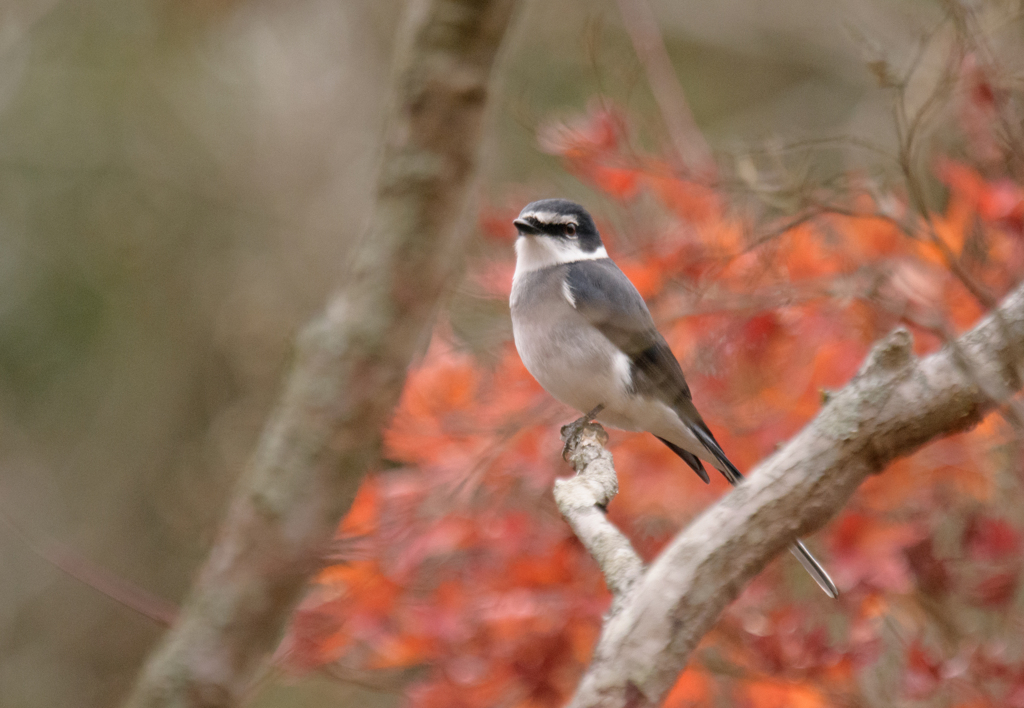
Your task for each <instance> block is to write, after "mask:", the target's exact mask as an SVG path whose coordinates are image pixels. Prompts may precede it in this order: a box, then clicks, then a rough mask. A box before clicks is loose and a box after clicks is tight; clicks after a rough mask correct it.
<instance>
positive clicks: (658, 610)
mask: <svg viewBox="0 0 1024 708" xmlns="http://www.w3.org/2000/svg"><path fill="white" fill-rule="evenodd" d="M1022 347H1024V287H1019V288H1018V289H1017V290H1016V291H1015V292H1013V293H1012V294H1011V295H1010V296H1008V297H1007V298H1006V300H1005V301H1004V302H1003V303H1002V305H1001V306H1000V307H999V309H998V312H996V313H993V314H992V315H989V316H988V317H986V318H985V319H984V320H982V321H981V323H980V324H978V325H977V326H976V327H975V328H974V329H973V330H971V331H970V332H968V333H966V334H965V335H963V336H962V337H960V338H959V340H957V347H956V349H955V351H954V350H953V349H952V348H950V347H946V348H944V349H942V350H941V351H939V352H937V353H935V354H932V355H930V356H928V357H925V358H924V359H921V360H918V359H916V358H915V357H914V355H913V349H912V341H911V337H910V334H909V333H908V332H906V331H905V330H897V331H895V332H893V333H892V334H890V335H889V336H888V337H887V338H886V339H884V340H883V341H881V342H880V343H879V344H878V345H876V346H875V348H874V349H873V350H872V352H871V354H870V355H869V357H868V360H867V362H865V364H864V366H863V367H862V369H861V370H860V372H859V373H858V374H857V376H856V377H854V379H853V380H852V381H851V382H850V383H849V384H848V385H847V386H846V387H844V388H843V389H842V390H841V391H839V392H838V393H836V394H835V395H834V396H832V397H831V398H830V400H829V402H828V403H827V404H826V405H825V407H824V408H823V409H822V410H821V412H820V413H819V414H818V415H817V417H815V418H814V420H812V421H811V422H810V423H809V424H808V425H807V426H806V427H805V428H804V429H803V430H802V431H801V432H800V433H798V434H797V435H796V436H794V437H793V438H792V439H791V440H790V441H789V442H788V443H787V444H786V445H785V446H784V447H783V448H782V449H781V450H779V451H778V452H777V453H775V454H774V455H772V456H771V457H770V458H768V459H767V460H765V461H764V462H762V463H761V464H760V465H759V466H758V467H757V468H755V469H754V470H753V472H752V473H751V474H750V475H749V477H748V478H747V480H746V481H745V482H744V483H743V484H742V485H740V486H739V487H738V488H736V490H734V491H733V492H731V493H730V494H729V495H727V496H726V497H725V498H723V499H722V500H721V501H720V502H719V503H717V504H716V505H714V506H713V507H711V508H710V509H708V510H707V511H706V512H705V513H704V514H703V515H702V516H701V517H700V518H698V519H697V520H696V521H695V522H694V523H693V524H691V525H690V526H689V527H688V528H687V529H685V530H684V531H683V532H682V533H680V534H679V535H678V536H677V537H676V538H675V539H674V540H673V541H672V543H671V544H669V546H668V547H667V548H666V549H665V550H664V551H663V552H662V553H661V555H660V556H659V557H658V558H657V559H656V560H655V561H654V562H653V563H652V564H651V565H650V567H649V568H648V569H647V571H646V572H645V573H643V575H642V576H641V577H640V578H639V580H637V582H636V583H635V585H634V586H633V588H632V590H631V591H630V592H629V594H628V596H627V597H626V599H625V601H624V602H623V603H621V605H620V607H619V608H618V612H616V613H614V614H613V615H611V616H610V618H609V619H608V620H607V622H606V623H605V626H604V628H603V631H602V634H601V638H600V640H599V642H598V646H597V649H596V650H595V653H594V660H593V663H592V664H591V666H590V668H589V669H588V670H587V672H586V674H585V675H584V677H583V679H582V681H581V683H580V685H579V688H578V689H577V693H576V695H575V696H574V698H573V701H572V703H571V704H570V705H572V706H576V707H583V706H587V707H590V706H602V707H609V708H610V707H616V708H622V707H625V706H631V707H640V706H656V705H659V704H660V703H661V701H662V700H663V699H664V697H665V695H666V694H667V693H668V691H669V689H671V687H672V685H673V684H674V682H675V681H676V678H677V677H678V676H679V673H680V672H681V671H682V670H683V668H684V667H685V666H686V662H687V660H688V658H689V656H690V653H691V652H692V651H693V649H694V647H696V646H697V643H698V642H699V641H700V639H701V637H703V636H704V634H705V633H706V632H707V631H708V630H710V629H711V627H712V626H713V625H714V623H715V622H716V621H717V619H718V617H719V615H720V614H721V613H722V610H723V609H724V608H725V606H726V605H728V604H729V602H731V601H732V600H733V599H734V598H735V597H736V596H737V595H738V594H739V592H740V590H741V589H742V588H743V586H744V585H745V584H746V583H747V582H749V581H750V579H751V578H753V577H754V576H755V575H756V574H757V573H759V572H760V571H761V569H762V568H764V566H765V565H766V564H767V563H768V561H769V560H771V559H772V558H773V557H774V556H775V555H777V554H778V553H779V552H781V551H782V550H783V549H785V548H786V546H787V545H788V544H790V543H792V541H793V539H794V538H796V537H797V536H800V535H805V534H808V533H810V532H813V531H814V530H815V529H817V528H819V527H821V526H822V525H823V524H824V523H825V522H826V521H827V520H828V519H829V518H831V517H832V516H833V515H834V514H835V513H836V512H838V511H839V510H840V509H841V508H842V507H843V505H844V504H846V502H847V501H848V500H849V498H850V496H851V495H852V494H853V492H854V490H855V489H856V488H857V486H858V485H859V484H860V483H861V482H862V481H863V480H864V479H865V477H867V476H868V475H870V474H876V473H879V472H881V471H882V470H883V469H884V468H885V466H886V465H887V464H888V463H889V462H890V461H892V460H893V459H895V458H897V457H900V456H903V455H908V454H910V453H912V452H914V451H915V450H917V449H918V448H919V447H921V446H922V445H924V444H925V443H926V442H928V441H929V440H932V439H933V438H936V437H938V436H942V435H949V434H951V433H955V432H959V431H963V430H966V429H968V428H970V427H971V426H973V425H975V424H976V423H977V422H978V421H979V420H981V418H982V416H983V415H984V414H985V413H987V412H988V411H990V410H991V409H992V408H993V407H995V406H996V405H999V403H1000V402H999V401H994V400H993V399H992V398H991V396H990V395H988V394H986V392H985V391H983V390H981V388H980V387H979V386H978V384H977V377H978V376H981V377H982V378H983V379H985V380H988V381H998V382H1000V384H1001V386H1000V387H1001V388H1002V389H1003V390H1006V391H1016V390H1017V389H1018V388H1019V387H1020V385H1021V383H1020V379H1019V377H1018V376H1017V368H1018V367H1017V364H1018V363H1017V362H1016V361H1014V356H1013V353H1014V352H1017V351H1021V348H1022ZM968 371H971V372H973V374H968V373H967V372H968Z"/></svg>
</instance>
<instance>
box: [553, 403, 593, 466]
mask: <svg viewBox="0 0 1024 708" xmlns="http://www.w3.org/2000/svg"><path fill="white" fill-rule="evenodd" d="M603 410H604V404H600V405H598V406H596V407H595V408H594V409H593V410H591V411H589V412H588V413H587V414H586V415H582V416H580V417H579V418H577V419H576V420H574V421H573V422H571V423H568V424H566V425H563V426H562V428H561V430H559V433H560V434H561V436H562V441H563V442H564V443H565V444H564V445H562V459H563V460H566V461H568V459H569V448H570V446H571V445H572V441H573V440H575V439H576V438H577V437H578V436H579V434H580V433H581V432H583V428H584V426H586V425H588V424H589V423H590V421H592V420H593V419H594V418H595V417H597V414H598V413H600V412H601V411H603Z"/></svg>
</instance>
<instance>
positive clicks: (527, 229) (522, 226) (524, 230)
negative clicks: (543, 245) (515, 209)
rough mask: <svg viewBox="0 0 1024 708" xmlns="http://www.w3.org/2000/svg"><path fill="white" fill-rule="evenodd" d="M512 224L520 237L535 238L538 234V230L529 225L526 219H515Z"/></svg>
mask: <svg viewBox="0 0 1024 708" xmlns="http://www.w3.org/2000/svg"><path fill="white" fill-rule="evenodd" d="M512 223H513V224H515V226H516V228H517V229H519V233H520V234H521V235H526V236H536V235H537V234H539V233H540V229H538V228H537V227H536V226H534V225H533V224H531V223H530V222H529V221H527V220H526V219H516V220H515V221H513V222H512Z"/></svg>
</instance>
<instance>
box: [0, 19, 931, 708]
mask: <svg viewBox="0 0 1024 708" xmlns="http://www.w3.org/2000/svg"><path fill="white" fill-rule="evenodd" d="M651 5H652V7H653V9H654V12H655V14H656V16H657V20H658V23H659V26H660V29H661V32H662V35H663V37H664V40H665V43H666V46H667V49H668V51H669V54H670V56H671V59H672V61H673V64H674V67H675V70H676V72H677V75H678V77H679V81H680V83H681V85H682V87H683V89H684V91H685V93H686V95H687V98H688V99H689V101H690V103H691V107H692V110H693V113H694V116H695V118H696V121H697V123H698V124H699V126H700V128H701V129H702V131H703V133H704V135H705V137H706V138H707V140H708V141H709V142H710V143H711V145H712V147H713V148H714V149H715V150H716V151H719V152H720V153H723V154H741V153H742V152H743V151H744V150H745V149H747V148H748V147H750V146H758V145H762V144H765V143H770V142H771V141H772V140H776V139H779V138H783V139H785V140H787V141H792V140H798V139H802V138H814V137H825V136H837V135H839V136H842V135H865V134H866V135H870V136H871V137H872V138H874V139H875V140H878V141H880V142H882V143H885V142H886V141H887V140H890V138H889V137H887V136H890V135H891V133H892V127H891V125H892V121H891V117H890V100H889V98H888V97H887V95H886V94H885V93H884V92H882V91H879V90H878V86H877V83H878V82H877V80H876V77H875V76H873V75H872V73H871V71H870V70H869V68H868V63H869V62H871V61H873V60H874V59H876V58H877V56H876V55H874V54H872V52H875V51H876V50H877V51H878V52H889V53H891V54H892V55H893V56H894V57H896V58H898V59H900V60H903V59H905V58H906V56H907V55H908V54H909V53H910V52H911V51H912V50H913V49H914V47H915V46H916V45H915V42H916V41H917V38H919V37H920V36H921V35H922V33H923V32H924V31H925V30H926V29H927V28H929V27H930V26H932V25H933V24H934V23H935V21H936V20H937V19H938V17H939V16H940V13H941V7H940V5H939V4H938V3H935V2H927V1H924V0H846V1H844V2H830V3H822V2H818V1H816V0H777V1H776V2H772V3H764V2H760V1H759V0H719V1H718V2H713V3H709V2H705V1H703V0H651ZM402 7H403V3H401V2H397V1H395V0H354V1H351V2H344V3H342V2H337V1H336V0H288V1H283V0H218V1H216V2H199V1H198V0H134V1H132V2H128V1H127V0H75V1H74V2H58V1H56V0H7V1H6V2H3V3H0V705H3V706H12V707H13V706H18V707H24V708H35V707H43V706H46V707H61V706H76V707H80V708H88V707H92V706H109V705H114V704H116V702H117V701H118V700H119V699H120V698H121V697H123V695H124V693H125V692H126V690H127V688H128V687H129V685H130V683H131V681H132V680H133V678H134V675H135V673H136V671H137V670H138V668H139V666H140V664H141V662H142V661H143V659H144V658H145V656H146V653H147V651H148V650H149V649H150V647H151V646H152V645H153V643H154V641H155V640H156V639H157V638H158V637H159V635H160V633H161V631H162V628H161V626H160V625H159V624H158V623H157V622H155V621H153V620H152V619H150V618H146V617H144V616H141V615H140V614H139V613H137V612H136V611H134V610H131V609H128V608H126V607H124V606H123V605H122V604H119V603H118V602H117V601H116V599H115V598H114V597H112V595H116V594H117V592H116V591H124V592H130V593H136V594H137V595H138V597H141V598H142V600H139V601H140V602H142V603H143V604H147V603H148V605H149V606H151V607H152V610H153V614H155V615H157V616H160V614H161V612H165V611H166V606H165V605H163V604H162V602H161V599H162V600H163V601H167V602H170V603H177V602H178V601H180V599H181V597H182V595H183V594H184V593H185V591H186V590H187V588H188V587H189V585H190V582H191V580H192V577H193V573H194V572H195V570H196V569H197V567H198V565H199V564H200V562H201V561H202V559H203V558H204V556H205V553H206V551H207V549H208V547H209V544H210V543H211V540H212V538H213V534H214V531H215V527H216V523H217V520H218V518H219V517H220V514H221V512H222V510H223V507H224V504H225V500H226V498H227V495H228V493H229V491H230V488H231V485H232V482H233V481H234V479H235V478H236V476H237V474H238V473H239V471H240V470H241V468H242V466H243V464H244V462H245V459H246V457H247V455H248V453H249V450H250V449H251V447H252V444H253V441H254V439H255V437H256V435H257V434H258V432H259V429H260V425H261V422H262V420H263V418H264V416H265V415H266V413H267V411H268V408H269V406H270V405H271V403H272V402H273V400H274V397H275V395H276V392H277V390H278V386H279V382H280V380H281V376H282V374H283V372H284V371H285V370H286V366H287V363H288V359H289V347H290V341H291V339H292V336H293V334H294V333H295V331H296V329H297V327H298V326H299V325H300V324H301V323H302V322H304V321H305V320H306V319H307V318H308V317H310V316H311V315H312V314H313V313H314V312H315V311H316V310H317V309H318V307H319V306H320V304H321V303H322V302H323V301H324V299H325V297H326V294H327V293H328V292H329V291H330V290H331V289H332V288H333V287H334V286H335V285H337V284H338V283H339V282H341V280H342V279H343V278H344V274H345V269H346V256H347V254H348V252H349V249H350V247H351V244H352V243H353V241H354V240H355V239H357V238H358V237H359V236H360V234H361V233H362V231H363V229H364V227H365V223H366V218H367V215H368V213H369V207H370V204H371V197H372V185H373V173H374V168H375V161H376V157H377V151H378V140H379V136H380V131H381V118H382V115H383V108H384V102H385V99H386V96H385V95H384V93H383V91H384V89H385V88H386V86H387V84H388V77H389V64H390V53H391V49H392V42H393V37H394V33H395V29H396V27H395V25H396V21H397V18H398V17H399V16H400V14H401V9H402ZM597 95H603V96H606V97H609V98H611V99H612V100H614V101H615V102H616V103H617V104H618V105H620V106H624V107H625V108H626V109H627V110H628V111H629V112H630V114H631V115H632V116H633V117H634V119H635V120H636V121H638V122H639V123H640V124H641V125H643V124H644V122H645V121H646V122H647V123H649V124H650V126H651V129H650V130H649V131H647V133H646V134H647V135H657V134H658V133H659V132H660V130H661V128H660V127H659V125H658V121H659V118H658V115H657V112H656V107H655V103H654V101H653V99H652V96H651V93H650V89H649V87H648V85H647V82H646V78H645V76H644V72H643V70H642V67H641V66H640V64H639V62H638V60H637V58H636V55H635V53H634V51H633V48H632V45H631V43H630V41H629V38H628V35H627V34H626V32H625V31H624V30H623V27H622V23H621V19H620V16H619V14H618V9H617V7H616V5H615V3H614V2H612V1H610V0H602V1H598V2H582V1H578V0H549V1H547V2H528V3H526V4H525V6H524V12H523V14H522V17H521V18H520V22H519V23H518V25H517V28H516V30H515V32H514V34H513V35H512V36H511V37H510V39H509V43H508V45H507V56H506V59H505V62H504V65H503V69H502V71H501V73H500V86H499V89H498V93H497V94H496V99H495V103H494V112H493V120H492V121H491V124H490V129H489V131H488V134H487V138H486V143H485V150H484V162H483V168H482V181H481V189H480V198H481V199H482V200H483V202H484V203H490V204H498V205H503V206H506V207H509V208H514V209H515V210H518V208H519V206H520V205H521V204H522V203H525V202H526V201H527V200H529V199H533V198H538V197H540V196H550V195H554V194H558V195H562V196H568V197H576V198H581V199H583V198H587V197H588V196H592V192H589V191H588V189H587V188H586V187H585V186H583V185H581V184H580V183H579V182H577V181H576V180H575V179H574V178H573V177H572V176H570V175H569V174H568V173H567V172H565V171H564V170H563V168H562V166H561V164H560V162H559V160H558V159H557V158H556V157H553V156H550V155H547V154H544V153H543V152H541V151H540V150H539V149H538V146H537V138H536V131H537V128H538V126H539V125H541V124H543V123H544V121H546V120H549V119H551V117H552V116H560V115H571V114H574V113H578V112H580V111H582V110H583V109H584V108H585V107H586V106H587V104H588V102H590V101H591V100H592V99H593V98H594V97H595V96H597ZM822 154H823V155H824V157H820V158H816V159H823V160H830V159H838V158H837V157H836V156H835V155H832V156H831V157H830V156H829V153H827V152H826V153H822ZM844 159H845V158H844ZM860 159H864V160H868V161H870V158H868V157H864V156H863V155H861V158H860ZM843 165H844V167H849V166H850V165H849V163H847V162H844V163H843ZM854 166H856V165H854ZM867 167H868V168H870V167H871V165H867ZM593 206H594V209H593V210H594V211H595V212H596V213H597V214H598V215H599V216H600V217H601V218H605V219H610V220H613V221H614V220H615V219H617V218H619V217H618V215H617V214H616V212H615V211H614V207H612V206H610V205H609V206H607V207H605V206H603V205H602V204H601V203H594V204H593ZM479 247H480V248H484V246H479ZM452 307H453V315H452V317H453V320H454V323H455V325H456V329H458V330H459V331H460V333H464V334H465V337H466V339H467V340H469V341H470V342H471V343H472V344H473V346H474V348H476V349H479V350H484V351H486V350H488V349H489V348H492V347H493V346H496V344H497V343H498V342H500V341H501V340H502V339H504V338H508V337H510V328H509V327H508V325H507V322H506V320H505V319H502V318H503V310H502V309H501V308H502V307H503V305H502V303H500V302H498V303H495V302H494V301H486V302H474V301H473V300H472V298H471V297H470V296H469V295H467V294H465V293H463V294H461V295H459V296H457V297H456V298H455V300H454V301H453V305H452ZM481 313H483V315H484V316H483V317H481V316H480V315H481ZM481 322H483V324H481ZM73 576H77V577H78V578H80V579H84V580H86V581H87V582H84V583H83V582H81V581H80V580H79V579H75V577H73ZM96 587H106V588H108V589H110V591H108V592H99V591H97V589H96ZM139 593H149V594H151V595H152V597H147V596H145V595H139ZM326 700H331V701H335V702H338V703H342V702H344V701H346V700H351V701H357V702H359V703H360V704H365V703H366V702H367V701H370V700H373V701H376V702H379V703H381V704H395V703H397V702H398V700H399V699H398V698H397V697H396V696H394V695H390V694H379V693H374V692H371V691H367V690H366V689H360V688H358V687H354V686H347V685H343V684H339V683H336V682H328V681H325V680H323V679H319V678H315V677H314V678H309V679H306V680H303V681H297V682H296V681H288V682H284V683H279V682H277V681H275V680H273V679H271V680H269V681H267V682H265V684H264V685H262V686H261V688H260V694H259V695H258V696H257V697H256V699H255V704H256V705H260V706H276V705H289V706H302V705H321V704H323V702H324V701H326Z"/></svg>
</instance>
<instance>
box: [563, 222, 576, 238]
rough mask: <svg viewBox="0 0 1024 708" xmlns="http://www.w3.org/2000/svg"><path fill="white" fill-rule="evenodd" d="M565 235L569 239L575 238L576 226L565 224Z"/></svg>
mask: <svg viewBox="0 0 1024 708" xmlns="http://www.w3.org/2000/svg"><path fill="white" fill-rule="evenodd" d="M565 235H566V236H568V237H569V238H576V224H566V225H565Z"/></svg>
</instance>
